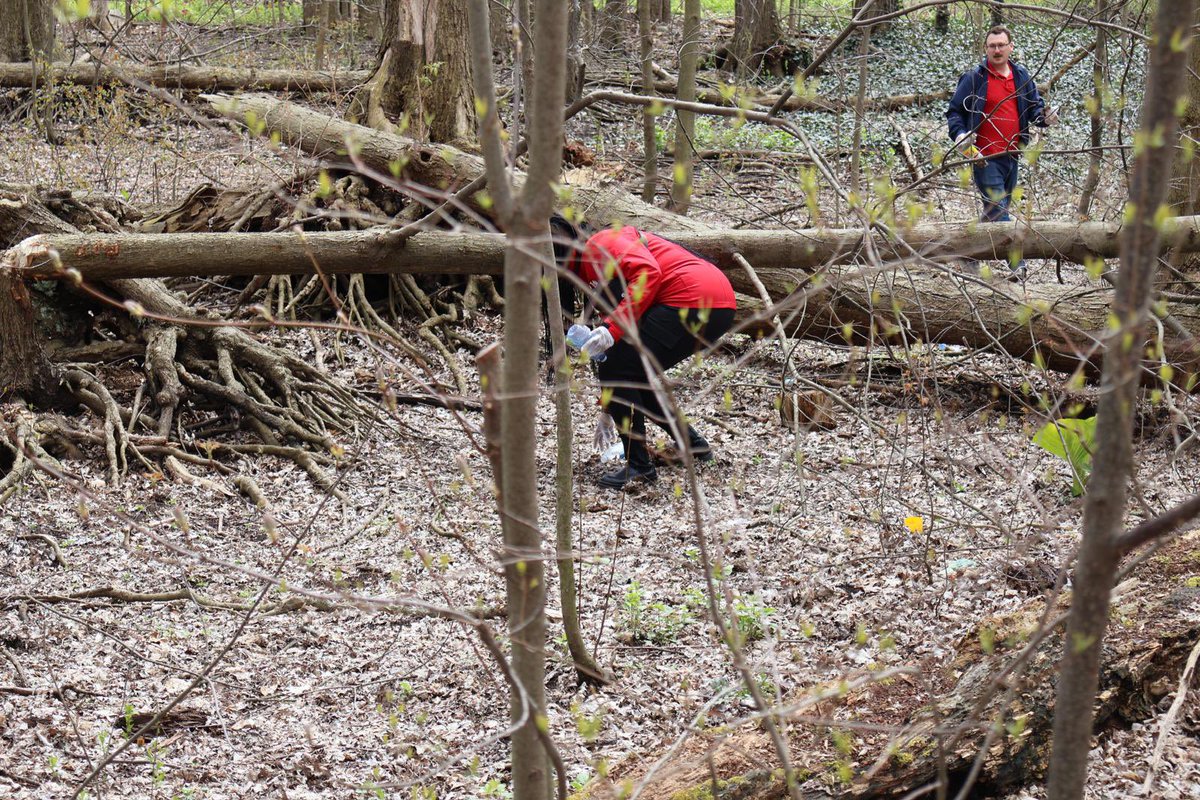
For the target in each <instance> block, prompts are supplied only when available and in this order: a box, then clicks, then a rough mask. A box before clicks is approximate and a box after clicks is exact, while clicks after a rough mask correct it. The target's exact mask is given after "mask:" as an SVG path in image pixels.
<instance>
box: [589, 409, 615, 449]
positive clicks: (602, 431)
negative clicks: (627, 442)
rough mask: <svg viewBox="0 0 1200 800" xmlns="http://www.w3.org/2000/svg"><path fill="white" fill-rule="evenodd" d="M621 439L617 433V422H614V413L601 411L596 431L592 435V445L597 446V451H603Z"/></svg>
mask: <svg viewBox="0 0 1200 800" xmlns="http://www.w3.org/2000/svg"><path fill="white" fill-rule="evenodd" d="M620 440H621V439H620V437H619V436H618V435H617V424H616V423H615V422H613V418H612V415H611V414H609V413H608V412H606V411H601V412H600V414H599V415H598V416H597V417H596V432H595V433H594V434H593V435H592V445H593V446H594V447H595V448H596V452H597V453H603V452H604V451H605V450H607V449H608V448H610V447H612V446H613V444H615V443H616V442H619V441H620Z"/></svg>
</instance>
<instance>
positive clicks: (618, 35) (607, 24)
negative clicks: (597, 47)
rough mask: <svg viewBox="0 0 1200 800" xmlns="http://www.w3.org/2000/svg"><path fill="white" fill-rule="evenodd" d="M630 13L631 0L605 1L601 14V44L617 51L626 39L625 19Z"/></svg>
mask: <svg viewBox="0 0 1200 800" xmlns="http://www.w3.org/2000/svg"><path fill="white" fill-rule="evenodd" d="M628 11H629V0H605V3H604V8H603V10H602V11H601V12H600V36H599V39H600V44H601V45H602V46H603V47H605V48H607V49H609V50H613V51H616V50H618V49H620V47H621V42H622V41H623V40H624V39H625V17H626V15H627V13H628Z"/></svg>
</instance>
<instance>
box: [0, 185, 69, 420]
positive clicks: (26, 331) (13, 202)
mask: <svg viewBox="0 0 1200 800" xmlns="http://www.w3.org/2000/svg"><path fill="white" fill-rule="evenodd" d="M68 230H71V226H69V225H67V224H66V223H64V222H62V221H61V220H59V219H58V218H57V217H55V216H54V215H52V214H50V213H48V212H46V210H45V209H44V208H42V207H41V206H40V205H38V204H34V203H30V202H28V199H27V198H25V197H22V196H20V195H18V194H15V193H12V192H7V191H0V244H9V243H13V244H15V243H16V242H17V240H19V239H20V238H22V237H25V236H29V235H30V234H34V233H37V232H50V233H58V232H62V231H68ZM34 299H35V296H34V295H33V294H32V293H31V292H30V291H29V286H28V282H27V281H25V280H23V279H22V278H21V276H20V275H16V274H14V273H12V272H10V271H8V270H5V269H0V401H10V400H12V399H13V397H21V398H24V399H26V400H31V401H36V402H38V403H39V404H40V403H43V402H46V401H54V400H55V399H56V398H57V396H58V395H59V393H60V390H59V388H58V387H59V383H60V381H59V376H58V375H57V373H56V372H55V370H54V368H53V366H52V365H51V364H50V361H49V359H48V358H47V357H46V350H45V345H44V340H45V338H46V337H45V334H44V333H43V332H42V331H41V330H39V328H38V325H37V321H36V318H35V317H36V316H37V312H36V309H35V304H34Z"/></svg>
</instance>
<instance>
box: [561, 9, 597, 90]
mask: <svg viewBox="0 0 1200 800" xmlns="http://www.w3.org/2000/svg"><path fill="white" fill-rule="evenodd" d="M569 2H570V4H571V5H570V9H569V10H568V12H567V97H566V101H567V103H574V102H575V101H576V100H578V99H579V98H580V97H582V96H583V85H584V80H585V78H586V75H587V62H585V61H584V59H583V31H584V27H585V26H584V21H583V4H584V3H585V2H591V0H569Z"/></svg>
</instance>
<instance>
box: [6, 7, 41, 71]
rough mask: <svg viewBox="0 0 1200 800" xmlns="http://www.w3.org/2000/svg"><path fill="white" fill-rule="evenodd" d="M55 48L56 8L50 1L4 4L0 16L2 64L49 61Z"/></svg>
mask: <svg viewBox="0 0 1200 800" xmlns="http://www.w3.org/2000/svg"><path fill="white" fill-rule="evenodd" d="M53 48H54V5H53V3H51V2H49V0H5V2H4V6H3V13H0V60H3V61H8V62H16V61H34V60H36V59H41V60H49V57H50V53H51V52H52V50H53Z"/></svg>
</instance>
